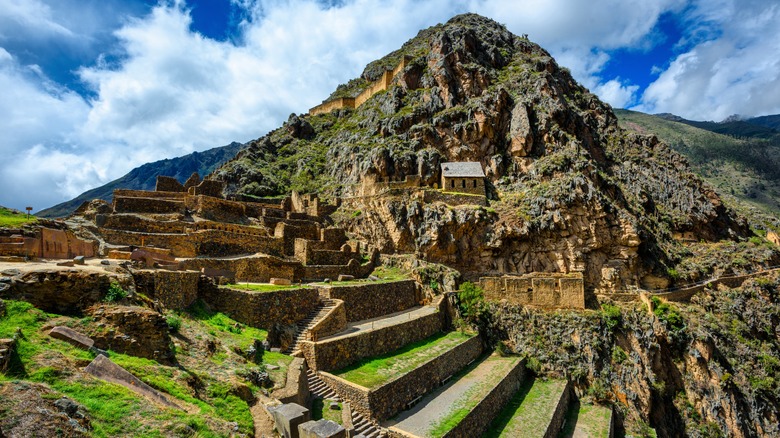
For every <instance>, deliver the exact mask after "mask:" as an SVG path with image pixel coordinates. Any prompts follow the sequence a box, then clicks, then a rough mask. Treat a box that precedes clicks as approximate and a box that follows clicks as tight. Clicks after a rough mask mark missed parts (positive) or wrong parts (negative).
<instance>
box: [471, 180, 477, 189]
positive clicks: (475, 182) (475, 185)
mask: <svg viewBox="0 0 780 438" xmlns="http://www.w3.org/2000/svg"><path fill="white" fill-rule="evenodd" d="M472 182H473V183H474V188H475V189H476V188H477V180H472Z"/></svg>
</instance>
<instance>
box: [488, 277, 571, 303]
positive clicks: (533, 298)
mask: <svg viewBox="0 0 780 438" xmlns="http://www.w3.org/2000/svg"><path fill="white" fill-rule="evenodd" d="M479 285H480V287H481V288H482V289H483V290H484V291H485V299H486V300H489V301H495V302H499V301H506V302H508V303H509V304H515V305H523V306H529V305H530V306H538V307H544V308H559V307H564V308H576V309H584V308H585V287H584V281H583V278H582V274H581V273H572V274H561V273H547V272H536V273H531V274H526V275H522V276H508V275H505V276H503V277H482V278H480V279H479Z"/></svg>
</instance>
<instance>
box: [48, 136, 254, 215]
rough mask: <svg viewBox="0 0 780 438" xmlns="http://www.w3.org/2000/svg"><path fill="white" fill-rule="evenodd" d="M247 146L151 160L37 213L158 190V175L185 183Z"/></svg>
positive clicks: (55, 212) (56, 212) (64, 212)
mask: <svg viewBox="0 0 780 438" xmlns="http://www.w3.org/2000/svg"><path fill="white" fill-rule="evenodd" d="M243 146H244V145H243V144H241V143H238V142H233V143H230V144H229V145H226V146H220V147H216V148H212V149H209V150H206V151H203V152H193V153H191V154H187V155H184V156H181V157H176V158H168V159H165V160H160V161H155V162H153V163H147V164H144V165H142V166H140V167H136V168H135V169H133V170H131V171H130V172H129V173H127V175H124V176H123V177H121V178H118V179H115V180H114V181H111V182H109V183H107V184H104V185H102V186H100V187H96V188H94V189H91V190H88V191H86V192H84V193H82V194H80V195H79V196H77V197H75V198H73V199H71V200H70V201H66V202H63V203H60V204H57V205H55V206H53V207H49V208H46V209H44V210H41V211H39V212H37V213H36V215H37V216H39V217H46V218H56V217H63V216H67V215H69V214H71V213H73V211H74V210H76V209H77V208H78V207H79V206H80V205H81V204H82V203H83V202H84V201H90V200H92V199H105V200H107V201H108V200H110V199H111V196H112V194H113V192H114V189H120V188H121V189H132V190H154V186H155V183H156V181H157V176H158V175H165V176H172V177H175V178H176V179H177V180H179V181H180V182H182V183H183V182H184V181H185V180H186V179H187V178H188V177H189V176H190V175H192V173H193V172H198V173H199V174H200V175H201V176H206V175H208V174H209V173H211V172H212V171H213V170H214V169H216V168H217V167H219V166H221V165H222V164H224V163H225V162H227V161H228V160H230V159H231V158H233V157H235V156H236V154H237V153H238V151H240V150H241V148H242V147H243Z"/></svg>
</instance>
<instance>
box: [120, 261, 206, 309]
mask: <svg viewBox="0 0 780 438" xmlns="http://www.w3.org/2000/svg"><path fill="white" fill-rule="evenodd" d="M133 279H134V280H135V285H136V291H138V292H140V293H143V294H145V295H147V296H148V297H149V298H152V299H154V300H157V301H159V302H160V303H162V305H163V306H165V307H166V308H168V309H171V310H184V309H185V308H187V307H189V305H190V304H192V303H193V302H195V300H196V299H197V298H198V281H199V279H200V273H199V272H194V271H176V272H175V271H153V270H142V271H135V272H133Z"/></svg>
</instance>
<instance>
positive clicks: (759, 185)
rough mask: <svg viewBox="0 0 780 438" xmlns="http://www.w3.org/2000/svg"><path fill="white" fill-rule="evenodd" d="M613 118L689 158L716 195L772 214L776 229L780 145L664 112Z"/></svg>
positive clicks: (625, 113) (779, 210)
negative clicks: (716, 130) (724, 130)
mask: <svg viewBox="0 0 780 438" xmlns="http://www.w3.org/2000/svg"><path fill="white" fill-rule="evenodd" d="M615 114H616V115H617V116H618V118H619V119H620V124H621V125H622V126H623V127H624V128H626V129H629V130H633V131H635V132H637V133H640V134H653V135H657V136H658V138H659V139H661V140H662V141H664V142H665V143H667V144H669V145H670V146H671V147H672V148H673V149H674V150H675V151H677V152H679V153H681V154H683V155H684V156H685V157H686V158H688V160H689V162H690V163H691V166H692V168H693V169H694V170H695V171H696V173H698V174H699V175H701V176H703V177H704V178H705V179H706V180H707V181H708V182H709V183H710V184H712V185H713V186H714V187H715V188H717V189H718V191H719V192H721V193H723V194H726V195H732V196H734V197H735V198H737V199H739V200H740V201H741V203H743V204H745V205H747V206H750V207H756V208H758V209H760V210H761V211H764V212H767V213H770V214H772V215H774V216H775V219H774V223H775V226H777V225H778V221H777V218H778V217H780V159H779V158H778V157H780V143H778V142H773V141H770V140H766V139H763V138H754V137H744V138H736V137H735V136H732V135H726V134H718V133H716V132H713V131H712V130H708V129H704V128H700V127H697V125H698V126H701V123H703V122H691V121H688V120H685V119H683V118H681V117H677V116H673V115H669V114H662V115H650V114H644V113H640V112H636V111H628V110H615ZM749 120H753V119H749ZM706 123H711V122H706ZM751 123H752V122H751ZM704 126H711V124H706V125H704Z"/></svg>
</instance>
